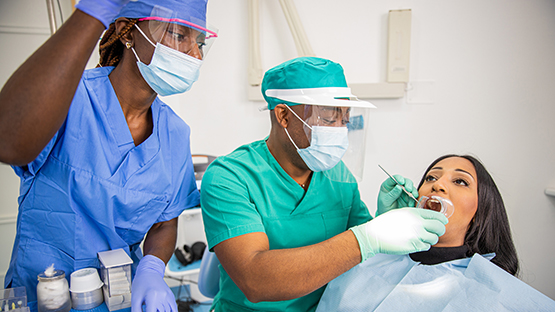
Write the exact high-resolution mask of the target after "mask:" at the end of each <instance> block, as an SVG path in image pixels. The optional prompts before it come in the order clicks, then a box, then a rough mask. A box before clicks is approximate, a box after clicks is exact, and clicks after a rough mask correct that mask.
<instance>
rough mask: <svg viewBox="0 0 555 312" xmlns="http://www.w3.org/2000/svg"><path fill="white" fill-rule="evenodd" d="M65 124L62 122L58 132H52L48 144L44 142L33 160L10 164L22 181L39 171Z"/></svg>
mask: <svg viewBox="0 0 555 312" xmlns="http://www.w3.org/2000/svg"><path fill="white" fill-rule="evenodd" d="M65 126H66V123H65V122H64V124H63V125H62V127H61V128H60V129H59V130H58V132H56V134H54V137H52V139H50V141H49V142H48V144H46V146H45V147H44V148H43V149H42V151H41V152H40V154H39V155H38V156H37V158H35V160H33V161H32V162H30V163H28V164H27V165H26V166H12V168H13V170H14V171H15V174H17V176H18V177H20V178H21V180H22V181H24V180H26V179H28V178H32V177H34V176H35V175H36V174H37V172H39V170H40V168H42V166H43V165H44V163H45V162H46V159H48V156H49V155H50V152H52V149H53V148H54V145H56V142H57V140H58V138H59V137H60V133H61V132H64V131H65Z"/></svg>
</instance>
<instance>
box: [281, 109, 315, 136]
mask: <svg viewBox="0 0 555 312" xmlns="http://www.w3.org/2000/svg"><path fill="white" fill-rule="evenodd" d="M284 105H285V104H284ZM285 107H287V108H289V110H290V111H291V112H292V113H293V115H295V116H297V118H299V120H300V121H302V122H303V123H304V124H305V125H306V126H307V127H308V128H310V130H312V127H311V126H309V125H308V124H307V123H306V122H305V121H304V120H303V119H302V118H301V117H299V115H297V113H295V112H294V111H293V110H292V109H291V107H289V106H287V105H285Z"/></svg>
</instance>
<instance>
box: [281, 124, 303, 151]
mask: <svg viewBox="0 0 555 312" xmlns="http://www.w3.org/2000/svg"><path fill="white" fill-rule="evenodd" d="M283 130H285V133H286V134H287V136H288V137H289V141H291V143H293V146H295V148H296V149H297V150H299V147H297V144H295V141H293V139H292V138H291V136H290V135H289V131H287V128H283Z"/></svg>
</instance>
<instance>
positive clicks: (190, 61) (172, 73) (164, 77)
mask: <svg viewBox="0 0 555 312" xmlns="http://www.w3.org/2000/svg"><path fill="white" fill-rule="evenodd" d="M135 26H136V27H137V29H138V30H139V32H140V33H141V34H142V35H143V37H145V38H146V40H148V42H150V44H152V45H153V46H154V47H155V49H154V54H153V55H152V59H151V61H150V64H148V65H146V64H145V63H143V62H141V60H140V59H139V56H138V55H137V53H136V52H135V49H133V48H131V50H132V51H133V53H134V54H135V57H136V58H137V66H138V67H139V71H140V72H141V75H142V76H143V78H144V79H145V81H146V82H147V83H148V85H149V86H150V87H151V88H152V90H154V91H155V92H156V93H158V94H159V95H162V96H166V95H172V94H179V93H183V92H186V91H188V90H189V89H191V86H192V85H193V83H194V82H195V81H197V79H198V76H199V71H200V66H201V65H202V60H199V59H197V58H195V57H192V56H189V55H187V54H185V53H182V52H179V51H177V50H174V49H172V48H170V47H167V46H165V45H163V44H161V43H160V42H158V43H156V45H155V44H154V43H152V41H150V39H148V37H147V36H146V35H145V34H144V33H143V31H142V30H141V29H140V28H139V26H137V24H135Z"/></svg>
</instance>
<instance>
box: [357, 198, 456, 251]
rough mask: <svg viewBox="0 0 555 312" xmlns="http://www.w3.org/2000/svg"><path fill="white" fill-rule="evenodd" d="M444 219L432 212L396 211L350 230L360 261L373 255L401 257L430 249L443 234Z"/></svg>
mask: <svg viewBox="0 0 555 312" xmlns="http://www.w3.org/2000/svg"><path fill="white" fill-rule="evenodd" d="M447 222H448V221H447V218H446V217H445V216H444V215H443V214H441V213H439V212H436V211H432V210H427V209H418V208H409V207H405V208H399V209H394V210H391V211H389V212H387V213H384V214H382V215H380V216H379V217H377V218H375V219H373V220H371V221H368V222H366V223H363V224H361V225H357V226H354V227H352V228H350V230H351V231H353V233H354V234H355V236H356V238H357V240H358V245H359V247H360V253H361V255H362V261H365V260H366V259H368V258H370V257H373V256H374V255H375V254H377V253H385V254H392V255H404V254H409V253H413V252H417V251H424V250H428V249H430V247H431V246H432V245H435V244H436V243H437V241H438V239H439V236H441V235H443V234H444V233H445V224H447Z"/></svg>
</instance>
